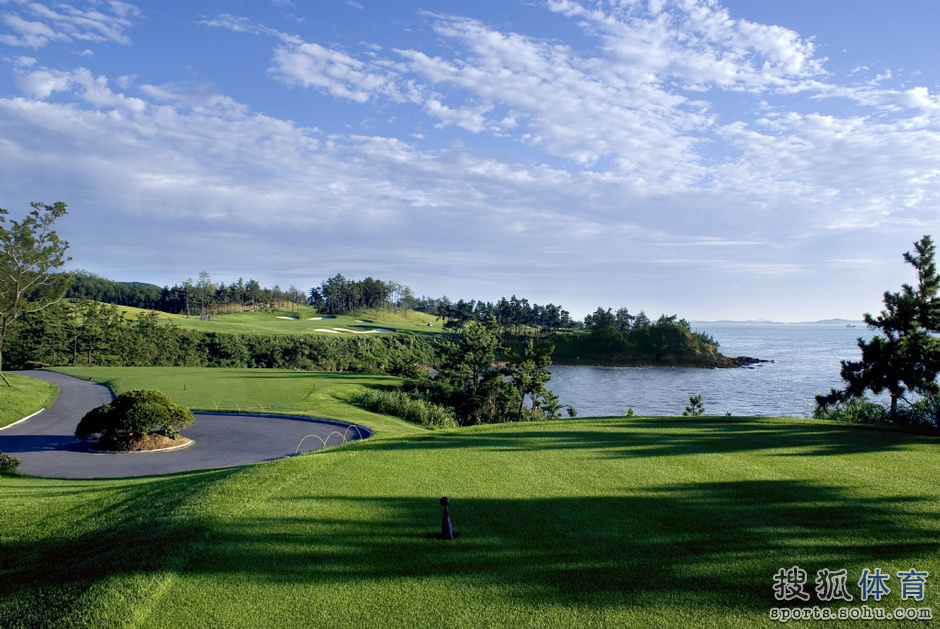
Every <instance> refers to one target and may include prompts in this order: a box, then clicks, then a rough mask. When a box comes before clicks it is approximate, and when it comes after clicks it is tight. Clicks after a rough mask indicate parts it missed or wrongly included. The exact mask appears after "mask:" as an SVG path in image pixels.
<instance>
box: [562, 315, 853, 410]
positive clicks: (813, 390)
mask: <svg viewBox="0 0 940 629" xmlns="http://www.w3.org/2000/svg"><path fill="white" fill-rule="evenodd" d="M692 327H693V329H694V330H695V331H697V332H705V333H707V334H710V335H711V336H712V337H713V338H714V339H715V340H716V341H717V342H718V343H719V350H720V351H721V353H722V354H724V355H726V356H732V357H735V356H750V357H752V358H759V359H762V360H767V361H773V362H766V363H759V364H756V365H753V366H750V367H739V368H731V369H696V368H678V367H585V366H564V365H556V366H553V367H552V379H551V381H550V382H549V388H550V389H551V390H552V391H554V392H555V393H556V394H557V395H558V396H559V398H560V399H561V402H562V404H570V405H573V406H574V407H575V408H576V409H577V412H578V416H579V417H588V416H594V417H596V416H608V415H624V414H625V413H626V412H627V410H628V409H631V408H632V409H633V411H634V413H636V414H637V415H680V414H682V411H683V410H684V409H685V407H686V406H688V404H689V398H690V397H691V396H693V395H701V396H702V403H703V404H704V406H705V414H706V415H726V414H731V415H735V416H742V415H756V416H788V417H810V416H811V415H812V413H813V408H814V407H815V399H814V396H815V395H816V394H819V393H828V392H829V390H830V389H832V388H842V387H843V386H844V383H843V382H842V379H841V378H840V376H839V370H840V368H841V364H840V362H841V361H842V360H858V359H859V357H860V355H861V352H860V350H859V348H858V338H859V337H862V338H865V339H868V338H870V337H871V335H872V332H871V331H869V330H868V328H866V327H865V325H864V324H861V323H859V324H857V325H847V324H845V323H842V324H769V323H768V324H698V325H693V326H692Z"/></svg>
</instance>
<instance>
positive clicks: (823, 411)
mask: <svg viewBox="0 0 940 629" xmlns="http://www.w3.org/2000/svg"><path fill="white" fill-rule="evenodd" d="M813 417H815V418H817V419H831V420H834V421H841V422H852V423H855V424H882V423H886V422H887V420H888V410H887V409H886V408H885V407H884V406H882V405H881V404H878V403H877V402H872V401H871V400H869V399H868V398H866V397H865V396H860V397H849V398H846V399H845V400H842V401H840V402H837V403H835V404H829V405H824V404H820V405H818V406H817V407H816V410H815V411H813Z"/></svg>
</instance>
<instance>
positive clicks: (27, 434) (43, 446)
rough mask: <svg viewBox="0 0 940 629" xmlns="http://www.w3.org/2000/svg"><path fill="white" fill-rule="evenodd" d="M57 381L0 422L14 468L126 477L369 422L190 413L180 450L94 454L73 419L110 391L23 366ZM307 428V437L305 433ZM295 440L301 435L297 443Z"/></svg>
mask: <svg viewBox="0 0 940 629" xmlns="http://www.w3.org/2000/svg"><path fill="white" fill-rule="evenodd" d="M19 373H20V374H22V375H25V376H31V377H33V378H40V379H42V380H47V381H49V382H53V383H55V384H57V385H58V386H59V396H58V397H57V398H56V401H55V402H54V403H53V405H52V406H51V407H49V408H47V409H46V410H44V411H43V412H41V413H39V414H38V415H36V416H34V417H32V418H30V419H28V420H26V421H24V422H21V423H18V424H15V425H11V426H7V427H6V428H5V429H3V430H0V452H4V453H6V454H12V455H13V456H15V457H16V458H18V459H19V460H20V467H19V471H20V472H21V473H23V474H30V475H32V476H45V477H49V478H127V477H132V476H151V475H159V474H172V473H175V472H188V471H191V470H203V469H209V468H215V467H230V466H234V465H245V464H248V463H258V462H260V461H270V460H272V459H280V458H283V457H285V456H291V455H293V454H294V453H295V451H296V450H297V447H298V445H301V447H300V451H301V452H306V451H309V450H316V449H319V448H322V447H324V442H326V444H328V445H337V444H339V443H342V442H343V439H342V438H341V435H344V433H345V437H346V439H347V440H349V441H352V440H354V439H359V438H360V433H361V437H368V436H369V435H371V434H372V433H371V432H370V431H369V429H368V428H364V427H362V426H356V427H355V428H350V427H351V426H353V424H344V423H342V422H330V421H328V420H317V419H305V418H300V417H286V416H279V415H230V414H222V413H195V416H196V421H195V422H194V423H193V424H192V425H191V426H190V427H189V428H187V429H186V431H185V432H186V436H187V437H189V438H190V439H192V440H194V441H195V443H194V444H193V445H191V446H189V447H188V448H184V449H182V450H173V451H168V452H134V453H128V454H95V453H92V452H89V451H88V445H87V444H86V443H85V442H83V441H79V440H78V439H76V438H75V427H76V426H77V425H78V422H79V421H80V420H81V418H82V417H84V415H85V413H87V412H88V411H90V410H91V409H93V408H95V407H97V406H101V405H102V404H107V403H108V402H110V401H111V400H112V399H113V397H114V396H113V395H112V394H111V390H110V389H109V388H108V387H106V386H104V385H101V384H96V383H93V382H88V381H86V380H81V379H79V378H74V377H72V376H66V375H64V374H60V373H55V372H52V371H23V372H19ZM307 436H310V437H309V438H308V439H304V438H305V437H307ZM301 441H303V443H302V444H301Z"/></svg>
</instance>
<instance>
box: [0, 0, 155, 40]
mask: <svg viewBox="0 0 940 629" xmlns="http://www.w3.org/2000/svg"><path fill="white" fill-rule="evenodd" d="M83 4H84V6H79V4H78V3H68V2H56V3H54V4H52V5H49V6H47V5H44V4H41V3H39V2H32V1H30V0H13V2H11V3H7V4H5V5H4V10H3V14H2V19H3V23H4V24H5V25H6V27H7V28H8V29H9V31H11V32H7V33H2V34H0V43H4V44H6V45H8V46H22V47H27V48H33V49H39V48H42V47H44V46H46V45H47V44H49V43H50V42H54V41H68V42H73V41H77V42H91V43H99V44H100V43H104V42H114V43H118V44H129V43H130V37H129V36H128V35H127V31H128V30H129V29H130V28H131V27H133V25H134V20H135V19H137V18H139V17H140V16H141V12H140V9H138V8H137V7H136V6H134V5H132V4H130V3H127V2H118V1H117V0H108V1H106V2H103V1H101V0H89V1H88V2H85V3H83Z"/></svg>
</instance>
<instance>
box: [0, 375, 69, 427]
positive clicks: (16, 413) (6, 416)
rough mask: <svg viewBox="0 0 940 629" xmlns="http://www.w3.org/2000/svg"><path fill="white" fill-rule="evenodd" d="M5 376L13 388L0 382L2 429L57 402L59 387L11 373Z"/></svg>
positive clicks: (0, 420) (0, 424)
mask: <svg viewBox="0 0 940 629" xmlns="http://www.w3.org/2000/svg"><path fill="white" fill-rule="evenodd" d="M4 375H5V376H6V377H7V379H8V380H9V381H10V384H12V385H13V386H12V387H8V386H6V384H4V383H3V382H2V381H0V428H3V427H4V426H8V425H10V424H12V423H13V422H16V421H19V420H21V419H23V418H24V417H26V416H27V415H32V414H33V413H35V412H36V411H39V410H42V409H44V408H48V407H49V405H50V404H52V402H53V401H55V396H56V393H57V392H58V387H56V386H55V385H54V384H51V383H49V382H44V381H42V380H37V379H35V378H26V377H24V376H18V375H16V374H11V373H4Z"/></svg>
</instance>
